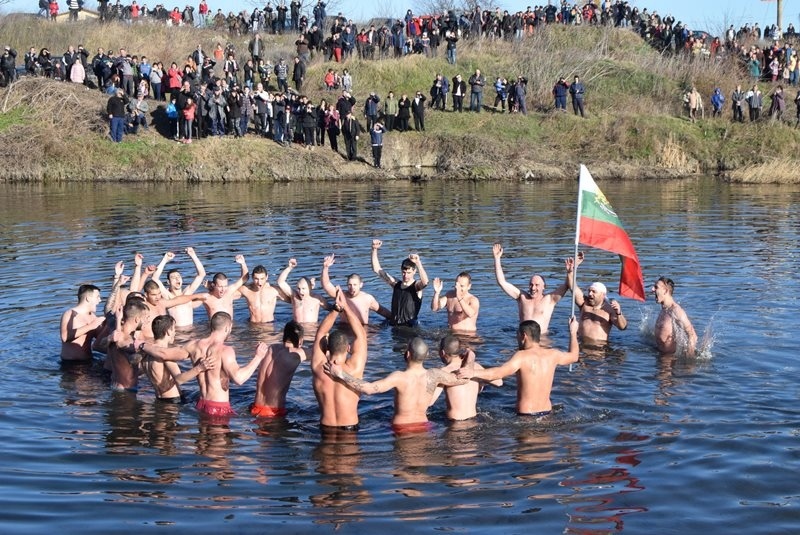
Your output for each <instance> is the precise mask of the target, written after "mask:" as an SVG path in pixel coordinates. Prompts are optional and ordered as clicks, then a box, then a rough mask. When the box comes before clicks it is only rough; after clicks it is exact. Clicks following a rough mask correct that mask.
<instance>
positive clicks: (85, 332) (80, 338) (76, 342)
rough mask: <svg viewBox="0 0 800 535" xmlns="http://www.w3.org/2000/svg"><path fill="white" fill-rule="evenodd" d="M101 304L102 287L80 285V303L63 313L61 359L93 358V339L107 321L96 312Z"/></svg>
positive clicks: (87, 359) (84, 359)
mask: <svg viewBox="0 0 800 535" xmlns="http://www.w3.org/2000/svg"><path fill="white" fill-rule="evenodd" d="M99 304H100V288H98V287H97V286H94V285H92V284H81V285H80V286H79V287H78V304H77V305H75V306H74V307H72V308H70V309H69V310H67V311H66V312H64V314H62V315H61V360H63V361H89V360H92V339H94V338H96V337H97V336H98V334H99V332H100V330H101V327H102V325H103V322H104V321H105V318H103V316H97V315H96V314H95V311H96V310H97V305H99Z"/></svg>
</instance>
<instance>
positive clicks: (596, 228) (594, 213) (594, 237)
mask: <svg viewBox="0 0 800 535" xmlns="http://www.w3.org/2000/svg"><path fill="white" fill-rule="evenodd" d="M578 190H579V191H578V223H577V228H576V229H575V249H576V250H577V248H578V243H582V244H584V245H588V246H589V247H596V248H597V249H603V250H604V251H609V252H611V253H617V254H618V255H619V258H620V261H621V262H622V273H621V274H620V277H619V295H621V296H622V297H630V298H631V299H638V300H639V301H644V300H645V294H644V278H643V277H642V268H641V266H639V257H638V256H636V251H635V250H634V248H633V243H631V239H630V238H629V237H628V234H627V233H626V232H625V230H624V229H623V228H622V223H621V222H620V220H619V218H618V217H617V214H616V212H614V209H613V208H612V207H611V204H610V203H609V202H608V199H606V196H605V195H603V192H602V191H600V188H598V187H597V184H595V181H594V179H593V178H592V175H590V174H589V170H588V169H587V168H586V166H585V165H581V174H580V180H579V185H578Z"/></svg>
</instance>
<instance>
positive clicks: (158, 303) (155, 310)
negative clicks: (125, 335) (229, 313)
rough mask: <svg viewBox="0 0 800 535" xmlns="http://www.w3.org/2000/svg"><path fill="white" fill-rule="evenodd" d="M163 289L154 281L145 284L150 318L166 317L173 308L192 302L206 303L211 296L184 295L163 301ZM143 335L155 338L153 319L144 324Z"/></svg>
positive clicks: (145, 295) (145, 297)
mask: <svg viewBox="0 0 800 535" xmlns="http://www.w3.org/2000/svg"><path fill="white" fill-rule="evenodd" d="M161 288H163V286H162V287H159V285H158V283H157V282H156V281H153V280H149V281H147V282H145V283H144V299H145V303H146V304H147V308H149V309H150V314H149V317H150V318H155V317H156V316H161V315H164V314H166V313H167V311H168V310H170V309H171V308H174V307H177V306H181V305H184V304H189V303H191V302H192V301H203V302H205V301H206V300H207V299H208V296H209V294H184V295H179V296H177V297H173V298H172V299H163V294H162V292H161ZM142 334H144V335H145V336H146V337H147V338H153V328H152V319H150V320H149V321H146V322H144V324H142Z"/></svg>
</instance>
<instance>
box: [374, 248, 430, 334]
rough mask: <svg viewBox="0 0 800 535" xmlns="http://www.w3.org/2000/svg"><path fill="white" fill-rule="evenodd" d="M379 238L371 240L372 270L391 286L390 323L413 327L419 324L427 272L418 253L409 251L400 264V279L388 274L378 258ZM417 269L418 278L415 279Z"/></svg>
mask: <svg viewBox="0 0 800 535" xmlns="http://www.w3.org/2000/svg"><path fill="white" fill-rule="evenodd" d="M381 245H383V242H382V241H381V240H372V271H374V272H375V273H376V274H377V275H378V276H379V277H380V278H381V279H383V280H384V282H386V284H388V285H389V286H391V287H392V317H391V318H390V319H389V321H390V322H391V324H392V325H395V326H405V327H415V326H417V325H418V324H419V320H418V317H419V311H420V308H422V290H423V289H424V288H425V287H426V286H427V285H428V274H427V273H426V272H425V268H424V267H422V260H421V259H420V257H419V255H418V254H415V253H411V254H409V255H408V258H405V259H403V262H402V263H401V264H400V271H401V273H402V275H401V278H400V280H397V279H395V278H394V277H392V276H391V275H389V274H388V273H387V272H386V271H384V270H383V268H382V267H381V263H380V261H379V260H378V249H380V248H381ZM418 269H419V280H416V279H415V276H416V273H417V270H418Z"/></svg>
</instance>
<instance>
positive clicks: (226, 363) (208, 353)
mask: <svg viewBox="0 0 800 535" xmlns="http://www.w3.org/2000/svg"><path fill="white" fill-rule="evenodd" d="M232 327H233V319H232V318H231V316H230V314H228V313H227V312H216V313H215V314H214V315H213V316H212V317H211V334H209V335H208V336H207V337H206V338H202V339H199V340H193V341H191V342H189V343H188V344H186V345H185V346H183V347H170V348H166V347H160V346H157V345H156V344H154V343H149V342H142V343H141V344H139V350H140V351H144V352H145V353H148V354H150V355H153V356H154V357H157V358H160V359H163V360H183V359H185V358H191V359H192V362H193V363H194V364H197V363H198V362H199V361H201V360H203V359H204V358H205V359H208V360H210V361H211V362H214V363H215V364H214V367H213V368H211V369H207V370H205V371H204V372H202V373H200V375H198V376H197V381H198V383H200V399H199V400H198V401H197V410H198V411H199V412H200V413H201V414H203V415H206V416H211V417H227V416H231V415H234V414H236V413H235V411H234V410H233V409H232V408H231V404H230V393H229V386H228V384H229V381H233V382H234V383H236V384H237V385H241V384H244V383H245V382H246V381H247V380H248V379H250V377H251V376H252V375H253V373H254V372H255V371H256V369H258V365H259V364H261V361H262V360H263V359H264V357H265V356H266V354H267V350H268V349H269V346H268V345H267V344H265V343H264V342H261V343H259V344H258V346H257V347H256V354H255V356H254V357H253V358H252V360H251V361H250V362H249V363H248V364H247V365H246V366H241V367H240V366H239V363H238V362H237V361H236V352H235V351H234V349H233V347H231V346H229V345H226V344H225V341H226V340H227V338H228V335H229V334H230V332H231V328H232Z"/></svg>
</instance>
